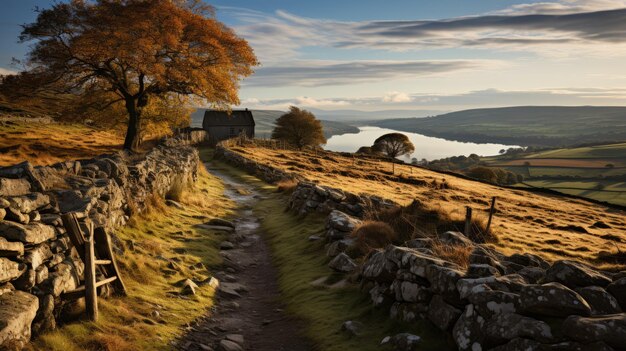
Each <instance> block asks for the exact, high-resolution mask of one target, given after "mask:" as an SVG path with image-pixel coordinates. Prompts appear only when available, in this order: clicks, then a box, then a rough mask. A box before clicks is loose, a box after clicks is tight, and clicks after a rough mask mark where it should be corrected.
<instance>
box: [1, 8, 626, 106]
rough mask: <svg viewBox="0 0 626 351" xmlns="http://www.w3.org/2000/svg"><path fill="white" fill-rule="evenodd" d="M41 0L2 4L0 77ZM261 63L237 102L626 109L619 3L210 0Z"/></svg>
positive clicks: (625, 15) (625, 12)
mask: <svg viewBox="0 0 626 351" xmlns="http://www.w3.org/2000/svg"><path fill="white" fill-rule="evenodd" d="M52 2H53V1H51V0H2V1H0V6H1V8H2V10H1V11H0V43H1V45H2V46H1V48H2V50H1V51H0V73H10V72H12V71H15V70H16V69H17V68H16V67H15V66H12V65H11V60H12V58H13V57H15V58H18V59H19V58H23V56H24V54H25V53H26V52H27V50H28V44H27V43H21V44H20V43H18V42H17V41H18V35H19V32H20V24H23V23H28V22H32V21H33V20H34V19H35V17H36V14H35V13H34V11H33V9H34V8H36V7H37V6H39V7H44V8H45V7H49V6H50V4H51V3H52ZM210 3H211V4H212V5H214V6H215V7H216V9H217V17H218V19H220V20H221V21H223V22H224V23H226V24H227V25H228V26H230V27H231V28H233V29H234V30H235V31H236V32H237V33H238V34H239V35H240V36H241V37H243V38H245V39H247V40H248V42H249V43H250V44H251V46H252V47H253V48H254V50H255V52H256V54H257V56H258V58H259V59H260V61H261V65H260V66H259V67H257V68H256V73H255V74H254V75H253V76H251V77H249V78H247V79H245V80H244V81H243V82H242V83H241V90H240V98H241V106H240V107H247V108H262V109H285V108H287V107H288V106H289V105H297V106H300V107H304V108H316V109H324V110H362V111H377V110H415V111H418V110H419V111H442V112H443V111H455V110H462V109H468V108H480V107H499V106H514V105H568V106H576V105H626V0H541V1H530V0H437V1H432V0H387V1H380V0H359V1H346V0H334V1H330V0H317V1H307V2H305V1H296V0H290V1H287V0H269V1H262V0H228V1H226V0H215V1H214V2H210Z"/></svg>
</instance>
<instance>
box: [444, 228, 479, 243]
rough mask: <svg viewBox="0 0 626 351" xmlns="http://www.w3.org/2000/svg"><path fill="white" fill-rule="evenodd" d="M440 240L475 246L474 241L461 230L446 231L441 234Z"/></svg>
mask: <svg viewBox="0 0 626 351" xmlns="http://www.w3.org/2000/svg"><path fill="white" fill-rule="evenodd" d="M439 240H441V241H443V242H444V243H445V244H448V245H461V246H474V242H473V241H471V240H470V239H469V238H468V237H466V236H465V235H463V233H460V232H452V231H448V232H444V233H442V234H439Z"/></svg>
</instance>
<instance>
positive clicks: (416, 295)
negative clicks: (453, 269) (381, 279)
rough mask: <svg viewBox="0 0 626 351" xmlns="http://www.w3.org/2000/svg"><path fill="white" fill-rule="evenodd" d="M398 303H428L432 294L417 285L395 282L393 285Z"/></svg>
mask: <svg viewBox="0 0 626 351" xmlns="http://www.w3.org/2000/svg"><path fill="white" fill-rule="evenodd" d="M391 288H392V289H393V290H394V292H395V295H396V300H397V301H403V302H428V301H430V297H431V295H432V293H431V292H430V291H429V290H428V288H425V287H423V286H421V285H419V284H417V283H413V282H407V281H401V280H395V281H394V282H393V284H392V285H391Z"/></svg>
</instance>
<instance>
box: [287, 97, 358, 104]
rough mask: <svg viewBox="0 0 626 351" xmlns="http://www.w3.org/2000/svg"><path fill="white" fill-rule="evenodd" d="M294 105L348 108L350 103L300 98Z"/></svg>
mask: <svg viewBox="0 0 626 351" xmlns="http://www.w3.org/2000/svg"><path fill="white" fill-rule="evenodd" d="M294 105H298V106H307V107H337V106H348V105H350V103H349V102H348V101H345V100H332V99H321V100H318V99H314V98H310V97H306V96H300V97H297V98H296V99H295V103H294Z"/></svg>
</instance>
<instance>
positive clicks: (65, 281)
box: [47, 263, 80, 297]
mask: <svg viewBox="0 0 626 351" xmlns="http://www.w3.org/2000/svg"><path fill="white" fill-rule="evenodd" d="M54 268H55V272H53V273H50V274H49V276H48V280H47V284H48V290H47V293H49V294H52V295H54V296H55V297H56V296H61V294H62V293H64V292H66V291H71V290H74V289H76V288H77V287H78V286H79V285H80V280H79V278H78V277H79V275H80V274H79V272H77V270H76V268H74V266H73V265H70V264H68V263H59V264H58V265H56V266H55V267H54Z"/></svg>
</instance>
